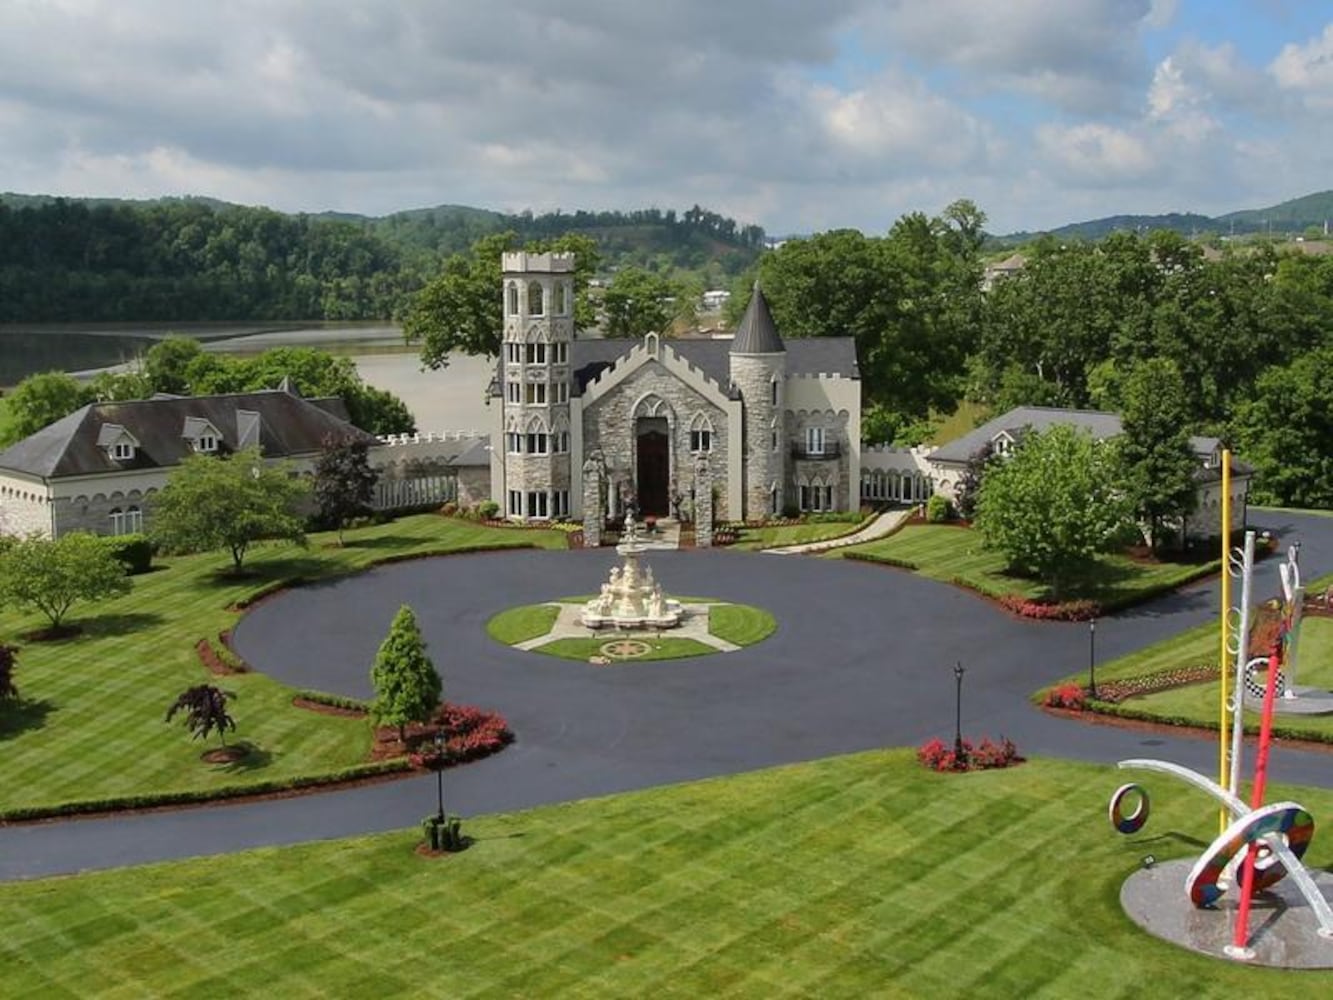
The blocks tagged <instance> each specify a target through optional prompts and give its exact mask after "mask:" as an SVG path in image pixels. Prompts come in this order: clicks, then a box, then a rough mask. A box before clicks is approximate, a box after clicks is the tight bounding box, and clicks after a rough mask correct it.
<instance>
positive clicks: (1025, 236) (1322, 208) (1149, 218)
mask: <svg viewBox="0 0 1333 1000" xmlns="http://www.w3.org/2000/svg"><path fill="white" fill-rule="evenodd" d="M1328 222H1333V191H1320V192H1318V193H1316V194H1307V195H1305V196H1303V197H1300V198H1292V199H1290V200H1288V201H1284V202H1281V203H1279V204H1277V205H1270V206H1268V207H1267V208H1249V209H1245V210H1244V211H1241V212H1229V213H1227V214H1226V215H1217V216H1207V215H1199V214H1197V213H1194V212H1172V213H1169V214H1166V215H1108V216H1106V217H1105V218H1102V219H1090V220H1089V221H1087V222H1071V223H1069V224H1068V225H1065V226H1060V227H1059V228H1058V229H1051V230H1047V231H1046V232H1047V233H1048V234H1049V235H1051V236H1054V237H1057V238H1059V239H1079V240H1091V241H1096V240H1100V239H1102V238H1104V237H1106V236H1109V235H1110V234H1111V233H1119V232H1138V233H1147V232H1152V231H1153V230H1157V229H1170V230H1172V231H1174V232H1177V233H1180V235H1182V236H1189V237H1197V236H1204V235H1206V234H1210V233H1211V234H1213V235H1217V236H1231V235H1235V236H1240V235H1248V234H1251V233H1272V234H1274V235H1277V234H1292V235H1299V234H1301V233H1304V232H1305V231H1306V230H1310V229H1314V230H1319V231H1321V232H1322V230H1323V228H1324V225H1325V223H1328ZM1040 235H1042V234H1041V233H1036V232H1027V231H1024V232H1018V233H1008V234H1006V235H1004V236H995V237H992V238H991V241H990V243H991V245H992V246H994V247H1005V246H1018V245H1020V244H1023V243H1028V242H1030V241H1031V240H1033V239H1035V238H1036V237H1037V236H1040Z"/></svg>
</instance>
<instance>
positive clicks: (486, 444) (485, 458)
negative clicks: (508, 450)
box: [449, 435, 491, 468]
mask: <svg viewBox="0 0 1333 1000" xmlns="http://www.w3.org/2000/svg"><path fill="white" fill-rule="evenodd" d="M449 462H450V464H451V465H454V466H458V467H477V466H486V467H487V468H489V467H490V464H491V439H490V436H489V435H486V436H483V437H477V438H473V439H472V441H471V443H470V444H468V445H467V447H466V448H464V449H463V450H462V451H460V452H459V453H458V454H457V455H453V456H451V457H450V459H449Z"/></svg>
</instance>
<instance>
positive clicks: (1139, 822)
mask: <svg viewBox="0 0 1333 1000" xmlns="http://www.w3.org/2000/svg"><path fill="white" fill-rule="evenodd" d="M1131 793H1136V794H1137V795H1138V797H1139V801H1138V803H1137V804H1136V805H1135V806H1134V811H1133V812H1132V813H1130V814H1129V815H1128V816H1126V815H1125V813H1124V803H1125V799H1126V798H1127V797H1128V796H1129V795H1130V794H1131ZM1107 812H1108V814H1109V815H1110V818H1111V825H1112V826H1113V827H1115V828H1116V831H1117V832H1119V833H1123V834H1126V835H1128V834H1131V833H1138V832H1139V831H1140V830H1142V829H1143V824H1145V823H1147V822H1148V792H1147V790H1146V789H1145V788H1144V787H1143V786H1142V785H1136V784H1134V783H1132V782H1131V783H1130V784H1128V785H1121V786H1120V787H1119V788H1117V789H1116V790H1115V794H1114V795H1112V796H1111V805H1110V808H1109V809H1108V810H1107Z"/></svg>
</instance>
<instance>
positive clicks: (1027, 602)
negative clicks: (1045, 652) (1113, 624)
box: [998, 594, 1102, 622]
mask: <svg viewBox="0 0 1333 1000" xmlns="http://www.w3.org/2000/svg"><path fill="white" fill-rule="evenodd" d="M998 600H999V603H1000V606H1001V607H1003V608H1004V609H1005V610H1006V611H1012V612H1013V613H1014V614H1016V615H1019V616H1020V617H1022V618H1035V619H1037V620H1038V621H1048V622H1049V621H1054V622H1085V621H1088V620H1089V619H1092V618H1096V617H1097V616H1098V615H1099V614H1101V612H1102V607H1101V605H1100V604H1098V603H1097V602H1096V601H1086V600H1085V601H1060V602H1058V603H1054V604H1048V603H1046V602H1045V601H1034V600H1032V599H1031V598H1029V597H1020V596H1019V595H1017V594H1005V595H1004V596H1003V597H1000V598H998Z"/></svg>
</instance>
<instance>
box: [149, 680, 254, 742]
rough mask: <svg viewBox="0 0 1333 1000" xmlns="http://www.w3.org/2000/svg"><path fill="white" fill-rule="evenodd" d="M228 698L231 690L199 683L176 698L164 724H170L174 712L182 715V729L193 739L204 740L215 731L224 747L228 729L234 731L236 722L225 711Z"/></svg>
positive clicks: (174, 714)
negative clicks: (187, 731) (183, 724)
mask: <svg viewBox="0 0 1333 1000" xmlns="http://www.w3.org/2000/svg"><path fill="white" fill-rule="evenodd" d="M231 697H232V694H231V692H230V691H223V690H222V689H221V688H218V687H214V686H213V685H212V684H198V685H196V686H194V687H192V688H187V689H186V690H185V691H182V692H181V693H180V695H179V696H177V698H176V700H175V701H174V702H172V704H171V707H170V708H168V709H167V717H166V719H165V720H164V721H166V722H170V721H171V720H172V719H173V718H175V717H176V713H178V712H184V713H185V728H186V729H188V730H189V731H190V734H191V736H192V737H193V738H194V739H199V740H206V739H208V734H209V733H211V732H216V733H217V734H218V739H219V740H221V741H222V745H223V746H224V747H225V746H226V745H227V730H228V729H235V728H236V720H235V719H233V718H232V717H231V713H230V712H228V711H227V702H228V701H229V700H230V699H231Z"/></svg>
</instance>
